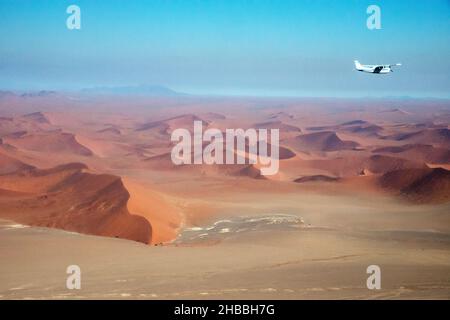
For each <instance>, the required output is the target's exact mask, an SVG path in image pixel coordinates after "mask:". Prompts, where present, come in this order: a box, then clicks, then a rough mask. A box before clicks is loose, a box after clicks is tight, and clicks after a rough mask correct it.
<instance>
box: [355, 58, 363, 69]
mask: <svg viewBox="0 0 450 320" xmlns="http://www.w3.org/2000/svg"><path fill="white" fill-rule="evenodd" d="M355 68H356V69H357V70H360V69H362V65H361V63H359V61H358V60H355Z"/></svg>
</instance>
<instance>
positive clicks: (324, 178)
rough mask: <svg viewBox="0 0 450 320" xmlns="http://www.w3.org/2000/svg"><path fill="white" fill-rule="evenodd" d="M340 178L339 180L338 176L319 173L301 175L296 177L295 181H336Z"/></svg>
mask: <svg viewBox="0 0 450 320" xmlns="http://www.w3.org/2000/svg"><path fill="white" fill-rule="evenodd" d="M338 180H339V178H336V177H330V176H325V175H321V174H318V175H313V176H304V177H300V178H297V179H295V180H294V182H297V183H303V182H316V181H324V182H335V181H338Z"/></svg>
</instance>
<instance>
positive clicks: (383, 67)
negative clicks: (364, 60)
mask: <svg viewBox="0 0 450 320" xmlns="http://www.w3.org/2000/svg"><path fill="white" fill-rule="evenodd" d="M392 66H401V63H397V64H393V65H392V64H378V65H370V64H361V63H359V61H358V60H355V68H356V70H358V71H361V72H367V73H378V74H387V73H391V72H393V70H392Z"/></svg>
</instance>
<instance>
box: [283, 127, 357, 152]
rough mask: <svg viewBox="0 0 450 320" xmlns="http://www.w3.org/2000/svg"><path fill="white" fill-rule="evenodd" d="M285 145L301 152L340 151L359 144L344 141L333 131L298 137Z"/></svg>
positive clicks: (287, 141) (289, 140)
mask: <svg viewBox="0 0 450 320" xmlns="http://www.w3.org/2000/svg"><path fill="white" fill-rule="evenodd" d="M284 143H285V144H286V145H287V146H289V147H292V148H294V149H296V150H299V151H305V152H308V151H338V150H348V149H354V148H356V147H357V146H358V143H356V142H353V141H342V140H341V139H340V138H339V137H338V136H337V135H336V133H335V132H333V131H322V132H315V133H309V134H304V135H300V136H297V137H295V138H292V139H288V140H286V141H284Z"/></svg>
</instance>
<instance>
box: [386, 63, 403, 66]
mask: <svg viewBox="0 0 450 320" xmlns="http://www.w3.org/2000/svg"><path fill="white" fill-rule="evenodd" d="M401 65H402V64H401V63H396V64H390V65H389V67H399V66H401Z"/></svg>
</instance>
